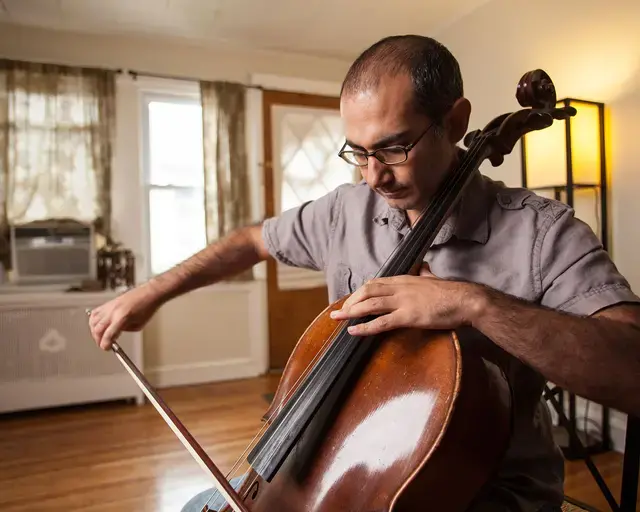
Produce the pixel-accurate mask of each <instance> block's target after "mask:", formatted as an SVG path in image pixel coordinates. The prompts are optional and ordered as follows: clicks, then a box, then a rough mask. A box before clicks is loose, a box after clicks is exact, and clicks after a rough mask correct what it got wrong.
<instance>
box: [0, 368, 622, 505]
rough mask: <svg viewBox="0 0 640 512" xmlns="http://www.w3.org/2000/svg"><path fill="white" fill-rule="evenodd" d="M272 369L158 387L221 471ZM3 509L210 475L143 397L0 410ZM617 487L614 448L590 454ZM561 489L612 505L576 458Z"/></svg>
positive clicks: (160, 499)
mask: <svg viewBox="0 0 640 512" xmlns="http://www.w3.org/2000/svg"><path fill="white" fill-rule="evenodd" d="M276 385H277V377H274V376H270V377H263V378H257V379H250V380H244V381H236V382H227V383H219V384H209V385H202V386H193V387H183V388H174V389H164V390H161V395H162V396H163V398H164V399H165V401H166V402H167V403H168V405H169V406H170V407H171V408H172V410H174V412H175V413H176V415H177V416H178V418H180V420H181V421H183V423H184V424H185V425H186V427H187V428H188V429H189V431H190V432H191V433H192V434H193V435H194V437H195V438H196V439H197V440H198V442H199V443H200V444H201V445H202V446H203V448H204V449H205V451H206V452H207V453H208V454H209V456H210V457H211V459H212V460H213V461H214V463H215V464H216V465H217V466H218V467H219V468H220V469H221V470H223V471H224V472H227V471H228V470H229V469H230V468H231V466H232V465H233V463H234V462H235V461H236V459H237V458H238V456H239V455H240V454H241V453H242V452H243V451H244V449H245V448H246V446H247V445H248V443H249V442H250V440H251V439H252V437H253V436H254V434H255V433H256V431H257V429H258V428H259V426H260V418H261V416H262V415H263V414H264V412H265V410H266V408H267V405H268V403H267V400H266V399H265V395H267V394H268V393H270V392H273V391H274V390H275V387H276ZM0 434H1V435H0V511H2V512H26V511H33V510H37V511H38V512H54V511H55V512H62V511H74V510H91V511H92V512H116V511H117V512H128V511H135V512H147V511H148V512H151V511H153V512H178V511H179V510H180V508H181V507H182V505H183V504H184V503H185V502H186V501H188V500H189V498H191V496H193V495H194V494H196V493H197V492H199V491H201V490H204V489H207V488H208V487H210V485H211V482H210V480H209V478H208V477H207V476H206V475H205V474H204V472H203V471H202V469H200V467H199V466H198V464H197V463H196V462H195V461H194V460H193V459H192V458H191V456H190V455H189V454H188V453H187V451H186V450H185V449H184V448H183V446H182V444H180V442H179V441H178V440H177V438H176V437H175V436H174V434H173V433H172V432H171V431H170V430H169V428H168V427H167V425H166V424H165V423H164V421H163V420H162V418H161V417H160V416H159V415H158V413H157V412H156V411H155V409H154V408H153V407H152V406H151V405H150V404H147V405H144V406H142V407H137V406H136V405H132V404H123V403H115V404H102V405H95V406H87V407H74V408H65V409H59V410H50V411H42V412H33V413H21V414H12V415H5V416H0ZM596 462H597V464H598V468H599V469H600V471H601V472H602V473H603V476H604V478H605V479H606V481H607V483H608V484H609V485H610V486H613V489H614V490H615V492H616V498H617V497H618V494H617V492H618V489H619V486H620V473H621V456H620V455H619V454H617V453H609V454H604V455H601V456H599V457H597V458H596ZM566 491H567V493H568V494H570V495H571V496H573V497H574V498H577V499H579V500H581V501H583V502H586V503H589V504H592V505H593V506H596V507H597V508H599V509H600V510H602V511H607V510H609V508H607V506H606V502H605V501H604V500H603V499H602V498H601V496H600V493H599V490H598V488H597V486H596V484H595V482H594V481H593V479H592V477H591V475H590V473H589V472H588V470H587V469H586V467H585V465H584V463H582V462H571V463H567V478H566Z"/></svg>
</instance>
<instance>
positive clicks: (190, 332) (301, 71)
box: [0, 25, 348, 387]
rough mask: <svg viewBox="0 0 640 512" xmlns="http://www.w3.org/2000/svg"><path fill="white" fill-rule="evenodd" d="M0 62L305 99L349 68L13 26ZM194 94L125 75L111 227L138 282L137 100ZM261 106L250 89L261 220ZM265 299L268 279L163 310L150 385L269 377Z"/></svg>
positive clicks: (150, 358) (153, 342)
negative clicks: (238, 85)
mask: <svg viewBox="0 0 640 512" xmlns="http://www.w3.org/2000/svg"><path fill="white" fill-rule="evenodd" d="M0 56H1V57H7V58H13V59H23V60H33V61H40V62H54V63H61V64H71V65H74V64H75V65H86V66H97V67H110V68H115V69H120V68H122V69H131V70H135V71H145V72H150V73H155V74H164V75H174V76H185V77H193V78H201V79H207V80H215V79H225V80H232V81H239V82H244V83H259V84H261V85H266V86H270V87H280V88H288V89H294V90H303V91H311V90H313V89H314V88H315V89H317V92H319V93H327V92H329V91H332V92H335V83H336V82H339V81H340V80H341V78H342V76H343V73H344V72H345V71H346V67H347V66H348V63H344V62H340V61H334V60H329V59H319V58H313V57H309V58H307V57H302V56H299V55H284V54H278V53H273V52H250V51H247V50H241V49H238V48H233V47H216V48H207V47H202V46H190V45H188V44H186V43H184V44H178V43H171V44H169V43H165V42H161V41H158V40H151V39H148V38H133V37H124V38H123V37H118V38H116V37H108V36H89V35H79V34H71V33H63V32H54V31H47V30H42V29H30V28H19V27H13V26H7V25H0ZM279 77H289V78H288V79H285V80H282V79H281V78H279ZM283 82H284V85H286V87H284V86H283ZM194 87H195V89H196V90H197V86H196V85H195V84H191V83H185V82H180V81H165V80H157V79H156V80H154V79H144V78H139V79H138V80H137V81H134V80H132V79H131V78H130V77H129V76H128V75H127V74H123V75H121V76H120V77H119V79H118V85H117V94H118V98H117V140H116V148H115V161H114V175H113V228H114V235H115V237H116V238H117V239H119V240H121V241H122V242H123V243H124V244H125V245H127V246H129V247H131V248H132V249H133V250H134V252H135V253H136V255H137V257H138V260H137V275H138V278H139V280H144V279H146V278H147V274H146V272H147V261H146V259H147V255H146V254H145V253H146V245H145V244H146V242H145V240H146V232H145V223H144V217H143V211H144V206H143V205H144V195H143V190H142V188H141V185H142V181H141V180H142V163H141V154H140V140H141V111H140V105H139V95H140V94H141V92H142V91H143V90H145V89H149V88H151V89H156V90H157V89H158V88H159V89H168V90H176V89H181V88H182V89H186V90H188V89H190V88H191V89H192V90H193V88H194ZM260 99H261V94H260V92H259V91H257V90H250V92H249V97H248V108H249V111H250V112H249V116H248V117H249V123H248V126H247V132H248V136H249V141H250V144H251V155H250V166H251V169H252V172H253V173H254V181H253V183H252V185H253V191H252V197H253V202H254V205H253V206H254V211H253V213H254V218H255V219H259V218H261V217H262V215H263V213H262V200H261V199H262V197H261V195H262V189H261V179H260V178H261V167H260V161H261V157H262V154H261V147H262V146H261V143H260V142H261V141H260V139H261V137H262V131H261V105H260ZM259 270H260V269H259ZM262 270H263V269H262ZM259 275H264V274H263V273H259ZM265 298H266V287H265V283H264V280H262V279H258V280H257V281H256V282H253V283H219V284H217V285H214V286H212V287H208V288H206V289H202V290H198V291H195V292H192V293H190V294H188V295H185V296H183V297H180V298H178V299H175V300H174V301H172V302H171V303H169V304H167V305H165V306H164V307H163V308H162V309H161V310H160V311H159V312H158V313H157V314H156V316H155V317H154V318H153V319H152V321H151V322H150V323H149V325H148V326H147V328H146V329H145V330H144V345H145V347H144V356H145V373H146V374H147V375H149V378H150V380H151V382H152V383H154V384H155V385H156V386H159V387H163V386H168V385H178V384H187V383H196V382H207V381H215V380H221V379H229V378H237V377H246V376H251V375H256V374H259V373H261V372H263V371H264V370H265V369H266V366H267V353H268V352H267V349H268V347H267V343H268V339H267V315H266V300H265Z"/></svg>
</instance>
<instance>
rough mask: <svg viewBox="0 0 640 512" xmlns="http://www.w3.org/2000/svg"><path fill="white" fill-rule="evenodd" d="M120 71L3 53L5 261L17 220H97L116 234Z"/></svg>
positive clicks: (1, 217)
mask: <svg viewBox="0 0 640 512" xmlns="http://www.w3.org/2000/svg"><path fill="white" fill-rule="evenodd" d="M114 126H115V72H113V71H108V70H96V69H84V68H77V67H67V66H58V65H52V64H38V63H30V62H19V61H11V60H2V59H0V260H1V261H2V262H3V263H4V264H5V266H6V267H9V266H10V261H9V256H10V255H9V251H8V247H9V245H8V233H9V229H8V228H9V225H11V224H14V223H24V222H30V221H37V220H44V219H65V218H66V219H74V220H79V221H83V222H92V223H94V225H95V226H96V229H97V231H98V233H99V234H101V235H103V236H104V237H105V238H109V237H110V235H111V163H112V151H113V149H112V147H113V136H114Z"/></svg>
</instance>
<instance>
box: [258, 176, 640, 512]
mask: <svg viewBox="0 0 640 512" xmlns="http://www.w3.org/2000/svg"><path fill="white" fill-rule="evenodd" d="M408 230H409V226H408V223H407V221H406V217H405V214H404V212H403V211H400V210H397V209H393V208H391V207H389V206H388V205H387V203H386V202H385V201H384V199H382V198H381V197H380V196H379V195H378V194H376V193H375V192H374V191H372V190H371V188H370V187H369V186H368V185H367V184H366V183H365V182H361V183H359V184H356V185H352V184H348V185H342V186H340V187H338V188H337V189H335V190H333V191H332V192H330V193H329V194H327V195H325V196H324V197H322V198H319V199H317V200H316V201H312V202H308V203H306V204H304V205H302V206H300V207H299V208H295V209H292V210H289V211H287V212H284V213H283V214H282V215H280V216H279V217H275V218H270V219H267V220H266V221H265V223H264V227H263V237H264V240H265V242H266V244H267V247H268V249H269V251H270V253H271V254H272V256H274V257H275V258H277V259H278V260H279V261H281V262H283V263H286V264H289V265H294V266H298V267H304V268H311V269H315V270H320V271H323V272H325V275H326V277H327V285H328V289H329V300H330V301H331V302H333V301H335V300H337V299H338V298H340V297H342V296H344V295H346V294H349V293H352V292H353V291H355V290H356V289H357V288H358V287H360V286H361V285H362V284H363V283H365V282H366V281H367V280H369V279H371V278H373V277H375V275H376V273H377V272H378V270H379V269H380V267H382V265H383V264H384V262H385V260H386V259H387V258H388V257H389V255H390V254H391V253H392V252H393V250H394V248H395V247H396V245H398V243H399V242H400V241H401V239H402V237H403V236H404V235H405V234H406V233H407V231H408ZM425 261H427V262H428V263H429V266H430V268H431V271H432V272H433V273H434V274H435V275H436V276H438V277H440V278H455V279H462V280H466V281H473V282H477V283H482V284H485V285H487V286H490V287H492V288H495V289H497V290H500V291H502V292H505V293H507V294H510V295H514V296H516V297H520V298H523V299H526V300H529V301H532V302H534V303H537V304H541V305H543V306H547V307H550V308H554V309H559V310H562V311H566V312H569V313H574V314H578V315H591V314H593V313H595V312H596V311H598V310H600V309H602V308H604V307H606V306H610V305H612V304H616V303H620V302H628V301H632V302H639V301H640V299H639V298H638V297H637V296H636V295H635V294H634V293H632V291H631V289H630V287H629V284H628V282H627V281H626V280H625V278H624V277H623V276H621V275H620V273H619V272H618V271H617V269H616V267H615V266H614V264H613V263H612V261H611V259H610V258H609V256H608V254H607V253H606V252H605V251H604V250H603V248H602V245H601V243H600V241H599V240H598V238H597V237H596V236H595V234H594V233H593V231H592V230H591V228H589V226H587V225H586V224H585V223H583V222H581V221H580V220H578V219H576V218H575V217H574V212H573V210H572V209H570V208H569V207H568V206H567V205H565V204H563V203H560V202H557V201H553V200H550V199H546V198H543V197H540V196H538V195H536V194H534V193H533V192H531V191H529V190H526V189H522V188H508V187H506V186H504V184H502V183H498V182H494V181H492V180H491V179H489V178H487V177H485V176H483V175H482V174H480V173H479V172H478V173H476V174H475V175H474V177H473V178H472V180H471V182H470V184H469V185H468V187H467V189H466V190H465V193H464V196H463V197H462V199H461V201H460V203H459V206H458V207H457V208H456V210H455V211H454V213H453V214H452V215H451V216H450V217H449V219H448V220H447V221H446V222H445V224H444V225H443V227H442V229H441V230H440V232H439V234H438V236H437V238H436V239H435V241H434V243H433V244H432V246H431V248H430V249H429V251H428V252H427V254H426V257H425ZM459 334H460V338H461V343H465V342H467V343H474V344H476V346H477V344H479V343H483V344H484V345H483V346H485V347H486V350H487V352H486V353H487V359H488V360H491V361H495V362H496V365H499V367H500V368H502V370H503V372H504V375H505V376H506V378H508V379H509V381H510V383H511V385H512V387H513V389H514V407H515V411H516V412H515V425H514V432H513V436H512V440H511V443H510V448H509V450H508V453H507V456H506V458H505V460H504V462H503V464H502V467H501V469H500V472H499V475H498V478H497V479H496V482H495V483H494V484H493V485H492V490H491V492H490V496H489V497H488V498H487V500H489V502H490V503H488V504H485V506H486V507H488V508H487V510H509V511H514V510H522V511H535V510H539V509H540V507H541V506H543V505H545V504H549V503H557V504H560V503H561V501H562V495H563V474H564V461H563V458H562V454H561V452H560V451H559V450H558V448H557V447H556V445H555V444H554V442H553V439H552V436H551V421H550V415H549V411H548V408H547V406H546V405H545V403H544V402H543V400H542V398H541V395H542V391H543V387H544V384H545V380H544V378H543V377H542V376H541V375H539V374H538V373H537V372H535V371H533V370H532V369H531V368H529V367H528V366H525V365H524V364H522V363H521V362H520V361H519V360H517V359H516V358H515V357H513V356H510V355H509V354H506V352H504V351H501V349H498V348H497V346H496V345H494V344H493V343H490V342H489V341H488V340H487V339H486V338H485V337H483V336H482V335H481V334H480V333H479V332H477V331H473V330H470V331H464V332H461V333H459ZM492 352H493V355H492ZM496 354H497V355H496ZM495 358H498V359H495ZM567 364H570V362H567ZM482 510H484V508H482Z"/></svg>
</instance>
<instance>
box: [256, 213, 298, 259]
mask: <svg viewBox="0 0 640 512" xmlns="http://www.w3.org/2000/svg"><path fill="white" fill-rule="evenodd" d="M271 221H272V219H271ZM268 223H269V222H266V223H265V226H264V227H263V233H264V235H265V237H266V239H267V244H268V246H269V247H270V249H271V250H270V252H271V253H272V254H273V255H274V256H276V257H277V259H279V260H280V261H281V262H282V263H284V264H286V265H291V266H294V265H293V262H292V261H291V260H290V259H289V258H287V257H286V256H285V255H284V254H283V253H282V251H280V250H278V248H277V247H278V244H276V243H275V242H274V241H273V237H272V235H271V232H270V229H269V228H270V226H268V225H267V224H268ZM265 228H266V229H265Z"/></svg>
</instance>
